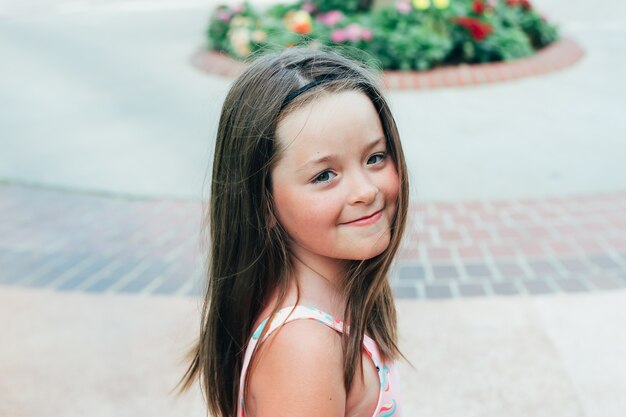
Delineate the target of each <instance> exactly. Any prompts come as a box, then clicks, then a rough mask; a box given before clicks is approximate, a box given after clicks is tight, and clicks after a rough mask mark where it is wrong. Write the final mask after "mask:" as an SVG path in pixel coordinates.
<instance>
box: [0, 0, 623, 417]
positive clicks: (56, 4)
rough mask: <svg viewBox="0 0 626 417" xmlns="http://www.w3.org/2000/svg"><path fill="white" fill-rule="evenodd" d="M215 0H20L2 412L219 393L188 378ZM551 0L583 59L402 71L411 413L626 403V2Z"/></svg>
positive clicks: (8, 13) (3, 221)
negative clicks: (462, 80)
mask: <svg viewBox="0 0 626 417" xmlns="http://www.w3.org/2000/svg"><path fill="white" fill-rule="evenodd" d="M213 3H214V2H212V1H196V0H184V1H177V2H173V1H169V0H128V1H124V2H121V1H103V0H84V1H68V0H45V1H40V2H34V1H32V0H27V1H23V0H20V1H17V0H11V1H4V2H2V3H0V58H1V59H2V65H1V66H0V103H1V105H2V108H3V111H2V112H1V113H0V180H4V182H2V183H0V332H1V334H2V339H3V340H5V341H9V342H8V343H2V344H0V415H2V416H5V415H6V416H11V417H13V416H29V417H30V416H38V415H47V416H48V415H49V416H62V417H72V416H81V417H82V416H116V417H117V416H125V415H128V416H131V415H133V416H134V415H147V414H151V415H157V416H169V415H172V416H174V415H177V416H179V415H198V416H200V415H203V408H202V402H201V399H200V397H199V395H198V392H197V391H196V392H192V393H191V394H190V395H189V396H186V397H184V398H181V399H175V398H174V397H172V396H170V395H169V389H170V388H171V387H172V386H173V385H174V384H175V382H176V378H177V377H178V376H179V375H180V372H181V370H182V368H181V365H180V359H181V355H182V353H183V352H184V350H185V348H186V346H188V345H189V343H191V340H192V339H193V337H194V335H195V331H196V327H197V320H198V298H197V297H196V295H197V294H198V292H199V289H200V287H201V275H202V260H201V255H200V254H201V253H202V248H201V246H200V243H199V238H198V232H199V224H200V221H201V215H202V214H201V213H202V207H201V204H200V203H199V201H200V200H201V199H202V197H203V191H202V190H203V181H204V176H205V175H204V174H205V172H206V169H207V166H208V164H209V160H210V151H211V146H212V136H213V133H214V126H215V124H216V121H217V115H218V112H219V107H220V104H221V100H222V98H223V96H224V94H225V92H226V91H227V89H228V83H229V81H228V80H224V79H220V78H216V77H211V76H207V75H205V74H202V73H200V72H198V71H196V70H195V69H194V68H193V67H192V66H191V65H190V64H189V59H190V56H191V55H192V53H193V52H194V50H195V49H196V48H197V47H199V46H200V45H201V43H202V39H201V32H202V31H203V29H204V25H205V23H206V19H207V10H209V9H210V7H211V4H213ZM535 3H536V4H537V6H538V7H540V8H541V9H542V10H545V11H546V12H547V14H548V15H549V16H551V17H553V18H554V19H556V20H559V21H560V22H563V28H564V30H565V31H566V33H567V34H568V35H570V36H573V37H574V38H576V39H577V40H578V41H579V42H580V43H581V44H582V45H583V47H584V48H585V49H586V52H587V54H586V57H585V58H584V59H583V61H581V62H580V63H579V64H577V65H576V66H575V67H572V68H570V69H567V70H565V71H562V72H559V73H555V74H550V75H546V76H542V77H538V78H531V79H525V80H519V81H516V82H512V83H507V84H501V85H490V86H483V87H477V88H467V89H442V90H437V91H429V92H419V93H416V92H406V91H405V92H390V93H389V98H390V102H391V104H392V106H393V109H394V111H395V114H396V116H397V120H398V123H399V127H400V130H401V134H402V136H403V143H404V146H405V148H406V153H407V157H408V162H409V166H410V170H411V175H412V180H413V182H412V185H413V203H412V211H413V221H412V224H411V231H410V233H409V236H408V239H407V241H406V244H405V247H404V249H403V251H402V254H401V256H400V261H399V263H398V266H397V268H396V271H395V273H394V276H393V287H394V291H395V293H396V295H397V297H398V299H399V301H398V309H399V317H400V324H401V347H402V348H403V349H404V350H405V352H406V353H407V355H408V357H409V359H410V360H411V361H412V363H413V364H414V365H415V369H411V368H410V367H408V366H406V365H404V366H403V369H402V370H403V381H404V390H405V392H406V395H405V397H406V408H407V414H406V415H438V416H461V415H463V416H468V415H469V416H481V417H484V416H501V415H505V414H506V415H507V416H528V415H532V416H550V417H553V416H585V417H618V416H619V417H621V416H622V414H623V410H624V408H625V406H626V403H624V399H625V398H626V368H625V367H624V363H623V360H622V358H624V357H626V340H625V339H624V336H623V335H624V332H623V325H624V323H625V322H626V307H625V306H626V291H624V288H625V287H626V167H625V166H624V163H623V160H624V155H626V141H624V137H626V119H625V118H624V117H623V113H624V110H626V84H624V83H623V82H622V78H623V74H624V71H626V58H624V55H623V53H622V49H623V45H624V44H625V43H626V23H624V22H623V19H618V18H617V17H616V16H621V15H623V14H624V12H626V3H623V2H619V1H617V0H612V1H609V2H605V3H603V6H602V7H599V6H598V5H595V4H593V3H589V2H587V3H582V2H579V3H574V4H572V3H571V2H566V1H564V0H543V1H536V2H535Z"/></svg>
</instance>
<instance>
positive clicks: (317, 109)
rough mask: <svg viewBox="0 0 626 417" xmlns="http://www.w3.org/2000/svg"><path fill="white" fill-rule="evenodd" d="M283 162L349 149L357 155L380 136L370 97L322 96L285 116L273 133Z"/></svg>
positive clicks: (355, 94)
mask: <svg viewBox="0 0 626 417" xmlns="http://www.w3.org/2000/svg"><path fill="white" fill-rule="evenodd" d="M276 134H277V138H278V141H279V145H280V148H281V150H282V158H281V161H279V164H280V163H281V162H282V161H283V160H287V162H293V163H302V162H306V161H302V159H308V158H311V157H315V156H319V155H321V154H322V153H336V152H340V151H342V150H344V151H349V150H350V149H352V150H353V151H354V152H355V153H357V152H359V148H360V147H361V145H367V144H369V143H371V142H372V141H373V140H375V139H378V138H380V137H382V136H383V130H382V126H381V123H380V118H379V116H378V113H377V111H376V109H375V107H374V105H373V104H372V102H371V100H370V99H369V97H367V96H366V95H365V94H364V93H362V92H359V91H343V92H339V93H329V94H324V95H322V96H321V97H319V98H317V99H314V100H312V101H311V102H309V103H307V104H306V105H304V106H303V107H300V108H298V109H296V110H294V111H293V112H291V113H289V114H288V115H287V116H285V117H284V118H283V119H282V120H281V121H280V123H279V124H278V128H277V131H276Z"/></svg>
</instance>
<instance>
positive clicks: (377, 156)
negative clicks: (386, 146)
mask: <svg viewBox="0 0 626 417" xmlns="http://www.w3.org/2000/svg"><path fill="white" fill-rule="evenodd" d="M386 157H387V154H385V153H377V154H375V155H372V156H370V157H369V159H368V160H367V164H368V165H373V164H377V163H379V162H382V161H383V160H384V159H385V158H386Z"/></svg>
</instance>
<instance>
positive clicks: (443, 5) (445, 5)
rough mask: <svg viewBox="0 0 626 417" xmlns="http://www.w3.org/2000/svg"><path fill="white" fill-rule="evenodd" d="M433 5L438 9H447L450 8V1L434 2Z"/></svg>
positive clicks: (439, 0)
mask: <svg viewBox="0 0 626 417" xmlns="http://www.w3.org/2000/svg"><path fill="white" fill-rule="evenodd" d="M433 4H434V5H435V7H436V8H438V9H447V8H448V7H449V6H450V0H433Z"/></svg>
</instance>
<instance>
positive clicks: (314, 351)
mask: <svg viewBox="0 0 626 417" xmlns="http://www.w3.org/2000/svg"><path fill="white" fill-rule="evenodd" d="M250 372H251V373H250V381H249V392H248V393H247V395H246V397H247V398H246V400H247V401H246V403H247V404H250V405H251V409H253V410H254V413H253V416H254V417H267V416H272V417H281V416H299V417H308V416H311V417H312V416H320V415H323V416H330V417H334V416H336V417H339V416H341V417H343V416H344V414H345V405H346V392H345V389H344V386H343V353H342V349H341V335H340V334H339V333H338V332H337V331H335V330H333V329H331V328H329V327H328V326H326V325H324V324H323V323H320V322H317V321H315V320H294V321H291V322H289V323H287V324H285V325H283V326H282V327H281V328H280V329H278V330H276V331H274V332H273V333H272V334H271V335H270V336H269V337H268V338H267V339H266V340H265V341H264V342H263V344H262V345H261V346H260V348H259V352H258V356H257V358H256V360H255V365H254V367H253V368H252V369H251V370H250Z"/></svg>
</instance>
